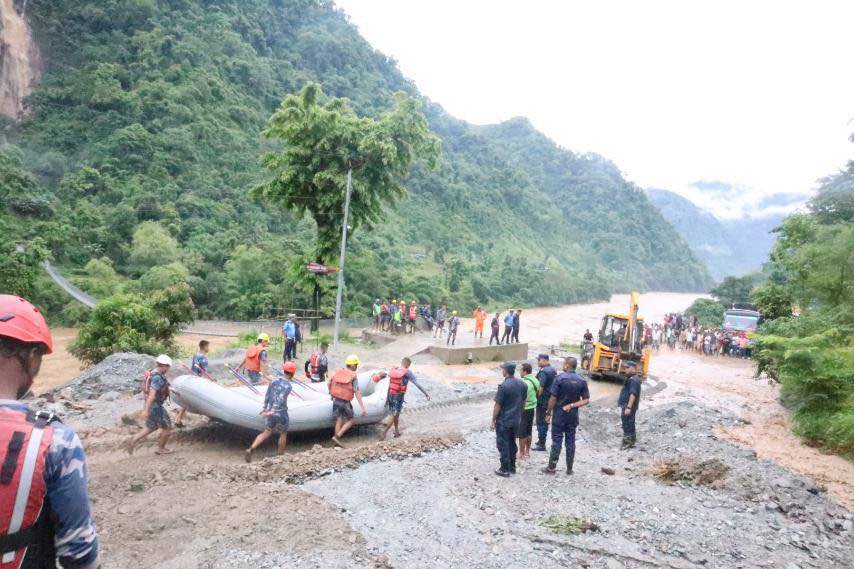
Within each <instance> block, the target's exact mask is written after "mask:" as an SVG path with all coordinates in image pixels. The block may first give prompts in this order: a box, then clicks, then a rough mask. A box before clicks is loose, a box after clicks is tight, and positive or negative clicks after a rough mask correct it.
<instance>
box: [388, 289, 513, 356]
mask: <svg viewBox="0 0 854 569" xmlns="http://www.w3.org/2000/svg"><path fill="white" fill-rule="evenodd" d="M371 315H372V318H373V326H374V331H375V332H388V333H390V334H413V333H415V331H416V330H417V329H418V325H419V324H418V323H419V319H420V321H421V322H423V326H424V329H425V330H426V331H427V332H431V333H432V334H433V337H434V338H439V339H440V340H441V339H443V338H445V337H446V336H447V339H446V340H445V344H446V345H449V346H453V345H456V341H457V332H458V331H459V327H460V322H461V320H460V317H459V313H458V312H457V311H456V310H451V311H450V312H449V311H448V307H447V306H445V305H437V306H436V307H435V308H434V307H433V306H432V305H431V304H430V303H429V302H428V303H425V304H419V303H418V301H416V300H413V301H410V303H409V304H408V305H407V304H406V302H404V301H398V300H397V299H396V298H389V299H386V300H381V299H379V298H377V299H376V300H374V303H373V305H372V306H371ZM521 316H522V311H521V310H519V309H512V308H511V309H510V310H508V311H507V314H505V315H504V317H503V318H502V316H501V313H500V312H496V313H495V315H494V316H493V318H492V321H491V322H490V336H489V345H490V346H491V345H492V342H493V341H494V342H495V343H496V344H497V345H499V346H500V345H502V344H503V343H506V344H510V343H516V344H518V343H519V328H520V323H521ZM472 318H473V319H474V337H475V338H483V332H484V328H485V324H486V320H487V318H488V314H487V312H486V311H485V310H484V309H483V308H481V307H480V306H478V307H477V308H475V309H474V311H473V312H472ZM502 323H503V324H504V330H503V334H502V330H501V324H502Z"/></svg>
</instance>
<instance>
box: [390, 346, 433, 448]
mask: <svg viewBox="0 0 854 569" xmlns="http://www.w3.org/2000/svg"><path fill="white" fill-rule="evenodd" d="M411 365H412V360H410V359H409V358H403V359H402V360H401V361H400V365H399V366H398V367H396V368H392V370H391V371H390V372H389V374H388V376H389V384H388V397H387V399H386V408H387V409H388V412H389V418H388V422H387V423H385V428H384V429H383V432H382V435H380V440H383V439H385V438H386V435H388V431H389V429H391V428H392V427H394V436H395V438H397V437H399V436H400V425H399V421H400V414H401V413H402V412H403V399H404V397H405V396H406V388H407V387H408V385H409V383H410V382H411V383H412V384H413V385H414V386H415V387H417V388H418V389H420V390H421V393H423V394H424V397H426V398H427V401H429V400H430V395H429V394H428V393H427V392H426V391H425V390H424V388H423V387H421V385H419V383H418V381H417V380H416V379H415V374H414V373H412V371H410V369H409V366H411Z"/></svg>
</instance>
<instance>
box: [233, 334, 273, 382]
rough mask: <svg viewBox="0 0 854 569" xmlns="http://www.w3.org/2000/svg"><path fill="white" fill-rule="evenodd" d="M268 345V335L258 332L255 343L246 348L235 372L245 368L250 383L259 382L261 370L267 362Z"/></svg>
mask: <svg viewBox="0 0 854 569" xmlns="http://www.w3.org/2000/svg"><path fill="white" fill-rule="evenodd" d="M269 346H270V336H268V335H267V334H263V333H262V334H258V339H257V340H255V343H254V344H253V345H251V346H249V347H248V348H246V356H245V357H244V358H243V361H242V362H241V363H240V365H239V366H237V372H238V373H240V372H241V371H242V370H243V369H246V374H247V375H248V376H249V382H250V383H252V385H258V384H259V383H261V371H262V370H263V369H264V365H265V364H266V363H267V348H268V347H269Z"/></svg>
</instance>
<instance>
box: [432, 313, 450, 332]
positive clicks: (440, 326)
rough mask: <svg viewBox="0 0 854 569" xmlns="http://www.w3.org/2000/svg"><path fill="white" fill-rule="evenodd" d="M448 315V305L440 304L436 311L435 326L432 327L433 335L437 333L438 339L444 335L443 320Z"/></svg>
mask: <svg viewBox="0 0 854 569" xmlns="http://www.w3.org/2000/svg"><path fill="white" fill-rule="evenodd" d="M447 317H448V307H447V306H442V307H440V308H439V310H437V311H436V327H435V328H434V329H433V337H434V338H435V337H436V335H437V334H438V335H439V339H440V340H441V339H442V336H444V335H445V320H446V319H447Z"/></svg>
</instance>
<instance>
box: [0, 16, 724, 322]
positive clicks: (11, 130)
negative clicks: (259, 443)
mask: <svg viewBox="0 0 854 569" xmlns="http://www.w3.org/2000/svg"><path fill="white" fill-rule="evenodd" d="M27 17H28V20H29V23H30V25H31V26H32V28H33V35H34V37H35V40H36V42H37V43H38V44H39V51H40V53H41V58H42V63H43V66H44V76H43V79H42V81H41V83H40V84H39V85H38V86H37V87H36V88H35V90H34V91H33V94H32V96H31V97H30V98H29V106H30V108H31V111H32V112H31V114H30V115H29V116H28V117H27V118H26V119H25V120H24V121H23V122H22V123H20V124H18V125H11V124H7V125H6V127H5V129H4V132H5V136H6V137H7V139H8V140H9V142H11V143H12V144H11V145H7V146H6V147H5V148H2V149H0V151H2V152H4V153H5V154H6V155H7V157H8V159H9V161H10V162H12V163H15V164H18V165H19V166H20V167H23V168H26V169H27V170H29V171H30V172H32V173H33V174H35V176H36V178H35V180H36V182H37V183H36V184H34V185H28V186H26V188H27V189H24V190H21V191H20V192H18V193H19V194H20V195H15V196H13V197H14V198H15V200H16V201H15V203H20V204H24V207H18V208H16V209H15V210H14V211H12V210H11V209H8V208H7V211H6V212H5V213H3V214H0V226H2V227H3V228H8V235H9V236H10V237H11V238H14V239H30V238H32V237H34V236H36V235H38V236H40V237H41V238H42V239H43V240H44V241H45V243H46V245H47V246H48V248H49V249H50V251H51V252H52V254H53V257H54V259H55V261H56V264H57V265H58V266H59V267H60V268H62V269H63V270H64V272H65V273H66V274H71V275H72V280H75V279H76V282H77V283H78V284H80V286H83V287H84V288H85V287H87V286H88V287H89V292H93V293H95V294H98V291H96V290H94V288H93V287H95V285H98V286H97V288H99V289H100V290H110V291H115V290H142V291H143V292H144V291H145V289H146V287H148V288H151V287H156V286H157V285H159V284H163V283H164V282H167V281H168V280H169V279H174V278H179V279H186V280H187V281H188V282H189V283H190V285H191V286H192V288H193V298H194V301H195V302H196V305H197V307H199V309H200V314H202V315H218V316H225V317H241V318H242V317H252V316H257V315H258V314H261V313H263V312H266V311H269V310H270V308H272V307H306V306H309V305H310V294H309V291H310V290H311V283H310V281H308V280H307V279H306V276H305V273H304V271H303V270H302V269H301V268H300V267H301V266H302V264H303V262H304V260H305V256H306V255H307V254H308V253H309V252H310V251H311V249H312V239H313V232H312V223H311V222H310V221H309V220H306V219H295V218H294V216H293V215H291V214H290V213H289V212H283V211H277V210H271V209H270V208H268V207H267V206H266V204H263V203H257V202H252V201H249V200H247V199H246V194H247V191H248V190H249V189H250V188H251V187H253V186H254V185H255V184H257V183H259V182H261V181H263V180H264V179H265V178H266V176H267V175H268V174H267V173H266V172H265V171H264V170H263V169H262V168H261V167H260V166H259V161H258V158H259V156H260V154H261V153H262V152H263V151H264V150H265V149H268V148H269V146H268V143H266V142H264V141H263V139H262V138H261V137H260V132H261V130H262V129H263V128H264V126H265V123H266V120H267V118H268V117H269V115H270V114H271V113H272V112H273V110H275V108H276V107H277V105H278V104H279V102H280V101H281V99H282V98H283V97H284V96H285V95H286V94H287V93H291V92H295V91H297V90H299V88H300V87H301V86H302V85H303V84H304V83H305V81H307V80H313V81H317V82H319V83H321V85H322V86H323V89H324V91H325V92H326V93H327V94H328V95H331V96H340V97H347V98H348V99H350V100H351V101H352V104H353V106H354V108H355V109H356V110H357V112H359V113H361V114H365V115H370V116H376V115H377V114H379V113H380V112H382V111H383V110H384V109H386V108H388V107H389V106H390V101H391V97H392V95H393V93H394V92H395V91H397V90H403V91H406V92H408V93H410V94H412V95H413V96H416V97H420V95H418V93H417V91H416V89H415V87H414V86H413V85H412V83H411V82H409V81H408V80H406V79H405V78H404V77H403V76H402V75H401V74H400V72H399V71H398V70H397V68H396V66H395V65H394V63H393V62H392V61H390V60H389V59H388V58H386V57H385V56H383V55H382V54H380V53H379V52H377V51H375V50H374V49H373V48H372V47H371V46H370V45H369V44H368V43H367V42H365V41H364V40H363V39H362V38H361V37H360V36H359V34H358V32H357V30H356V29H355V28H354V27H353V26H352V25H350V24H349V22H348V20H347V18H346V16H345V15H344V14H342V13H341V12H339V11H338V10H336V9H335V7H334V5H333V4H331V3H330V2H327V1H319V0H222V1H219V2H215V3H214V2H209V1H202V0H181V1H178V0H169V1H167V0H164V1H161V2H148V1H139V0H108V1H95V0H67V1H64V2H52V1H49V0H30V1H29V3H28V8H27ZM424 111H425V114H426V115H427V117H428V119H429V121H430V124H431V127H432V128H433V129H434V130H435V131H436V132H437V133H438V134H439V135H440V136H441V137H442V139H443V152H444V157H443V160H442V164H441V167H440V168H439V169H437V170H435V171H427V170H424V169H423V168H421V167H420V166H416V167H415V169H414V171H413V173H412V176H411V179H410V181H409V184H408V186H409V188H410V190H411V195H410V198H409V199H408V200H406V201H404V202H403V203H401V204H400V205H398V206H397V207H395V208H390V209H389V211H388V215H387V222H386V223H383V224H381V225H379V226H378V227H376V228H375V229H374V230H373V231H371V232H367V231H363V230H359V231H357V232H356V234H355V236H354V237H353V241H352V244H351V247H350V249H349V255H350V257H349V258H348V272H347V286H348V294H347V305H346V309H347V311H348V312H350V313H356V312H361V311H363V310H364V307H365V305H366V304H367V303H368V302H369V300H370V299H372V298H373V297H374V296H375V295H377V294H382V295H386V294H388V295H393V296H398V297H400V296H405V297H406V298H410V297H412V298H419V299H428V298H429V299H430V300H432V301H434V302H453V303H455V304H456V305H458V306H460V307H461V308H467V307H469V306H471V305H474V304H478V303H480V304H496V303H500V304H501V305H505V304H507V303H511V304H517V303H518V304H548V303H563V302H573V301H583V300H588V299H593V298H602V297H604V296H606V295H607V294H609V293H610V292H612V291H616V290H628V289H629V288H632V287H638V288H646V289H650V288H664V289H680V290H689V289H690V290H701V289H705V288H706V286H707V284H708V282H709V279H708V276H707V275H706V273H705V271H704V269H703V268H702V266H700V265H699V264H698V263H697V262H696V261H695V260H693V259H692V258H691V257H690V253H686V252H687V246H686V245H685V244H684V243H679V238H678V236H675V234H674V233H673V231H672V229H671V228H669V226H667V225H666V224H663V223H660V216H659V215H658V214H657V212H654V211H652V210H651V209H650V208H648V207H647V206H648V202H647V201H646V199H645V198H644V197H643V195H642V194H640V193H639V192H637V191H636V189H634V188H631V187H629V186H628V185H627V184H626V183H625V181H624V180H623V179H622V177H621V176H620V175H619V173H618V172H617V171H616V169H615V168H614V167H613V166H610V167H605V166H602V165H601V164H599V162H601V163H602V164H604V163H605V161H604V160H603V159H598V158H595V159H594V158H584V159H583V160H582V159H577V160H580V161H581V163H582V164H583V163H584V160H588V161H590V163H591V164H590V165H589V166H587V167H585V168H583V172H584V175H583V176H579V177H572V176H570V177H569V178H567V180H568V181H567V184H566V185H561V184H552V183H551V182H552V181H553V180H557V179H563V178H561V176H562V174H561V172H563V170H562V168H563V169H565V168H569V167H571V166H573V164H574V163H573V162H572V160H569V162H567V163H566V164H563V162H561V160H564V159H567V160H568V158H566V156H574V155H571V154H568V153H567V154H566V156H564V155H562V154H560V153H558V154H556V155H555V157H554V159H555V160H556V161H557V162H558V163H557V164H556V165H555V167H554V172H553V173H552V174H551V177H550V178H544V177H538V176H534V175H533V172H531V171H530V168H526V167H525V165H524V164H520V163H519V162H518V161H517V160H515V159H514V156H513V155H512V152H508V149H509V148H511V147H518V146H520V145H522V146H524V144H525V143H524V141H523V140H517V139H513V140H508V141H502V140H501V136H497V131H494V132H489V131H485V130H482V129H478V128H474V127H471V126H469V125H467V124H466V123H464V122H462V121H459V120H456V119H454V118H453V117H450V116H449V115H447V113H445V112H444V111H443V110H442V109H441V107H439V106H438V105H435V104H431V103H429V102H427V101H425V108H424ZM537 134H538V133H537ZM539 136H540V137H541V138H543V140H546V143H547V144H551V143H550V142H548V141H547V139H544V137H542V135H539ZM534 138H536V137H534ZM546 143H543V142H542V141H539V142H538V144H540V145H542V144H546ZM552 146H554V145H552ZM555 148H556V147H555ZM520 150H524V151H527V152H539V151H538V150H537V151H534V150H532V149H525V148H520ZM19 166H16V168H18V167H19ZM567 172H568V171H567ZM564 174H566V172H564ZM552 186H554V187H552ZM585 192H598V193H601V194H604V195H610V196H611V204H610V207H609V208H605V209H607V210H608V211H609V212H611V213H613V212H627V211H636V212H639V213H640V215H641V216H647V217H650V219H651V221H648V222H647V220H646V219H644V223H642V224H640V225H639V226H638V227H637V231H636V232H627V233H626V236H625V237H624V241H623V243H622V245H621V246H620V247H614V246H613V241H610V240H609V239H608V234H609V233H612V231H613V224H615V223H616V221H617V218H614V217H611V218H607V219H606V222H607V223H608V224H609V227H608V228H607V229H605V230H602V231H597V230H595V227H596V225H597V223H595V222H593V223H587V224H585V223H583V222H584V221H585V220H586V219H587V216H586V214H585V215H582V216H579V215H575V214H573V211H572V210H573V207H571V206H569V207H568V206H567V204H571V203H576V202H577V200H578V199H581V198H580V196H582V195H583V194H584V193H585ZM306 199H310V197H307V198H306ZM573 200H575V201H573ZM603 213H607V212H603ZM619 218H620V219H622V218H624V216H619ZM642 219H643V218H642ZM152 224H155V225H156V227H154V228H152ZM579 225H580V226H581V228H582V229H584V228H587V231H586V232H585V231H579ZM158 228H162V229H158ZM163 230H165V235H164V231H163ZM135 234H139V235H137V238H135V237H134V236H135ZM142 234H145V235H147V236H148V237H147V239H152V238H155V240H159V241H158V242H156V243H155V245H158V246H162V247H160V248H159V249H158V250H162V251H164V254H163V255H161V256H159V257H156V258H153V259H151V255H148V256H147V257H146V256H145V255H141V254H140V253H141V251H140V250H141V249H145V248H146V247H149V243H148V241H145V240H144V239H143V238H142V237H144V236H145V235H142ZM141 235H142V237H141ZM152 236H154V237H152ZM172 240H174V243H173V241H172ZM641 250H645V251H647V250H648V251H647V252H645V253H643V254H638V253H637V252H638V251H641ZM142 252H144V251H142ZM142 257H146V258H149V261H148V262H147V263H142V264H141V263H140V262H139V259H140V258H142ZM101 258H102V261H98V263H94V264H93V262H92V260H93V259H101ZM332 261H333V262H334V260H332ZM113 270H115V272H116V274H115V275H114V276H111V277H109V278H111V279H114V282H112V283H110V286H104V285H103V282H101V281H103V280H104V279H106V278H107V277H105V276H104V275H112V274H113V273H112V272H111V271H113ZM186 275H189V276H186ZM331 284H332V283H329V282H326V281H324V287H326V288H329V287H330V286H331ZM330 301H331V297H330V296H329V295H327V297H326V298H325V307H326V308H327V309H328V308H329V306H330ZM45 302H53V303H54V306H52V309H54V310H58V309H60V308H61V307H60V306H58V302H57V300H56V299H52V298H48V299H45Z"/></svg>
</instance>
